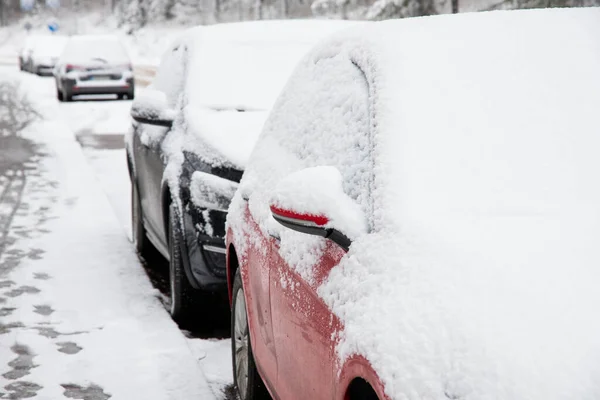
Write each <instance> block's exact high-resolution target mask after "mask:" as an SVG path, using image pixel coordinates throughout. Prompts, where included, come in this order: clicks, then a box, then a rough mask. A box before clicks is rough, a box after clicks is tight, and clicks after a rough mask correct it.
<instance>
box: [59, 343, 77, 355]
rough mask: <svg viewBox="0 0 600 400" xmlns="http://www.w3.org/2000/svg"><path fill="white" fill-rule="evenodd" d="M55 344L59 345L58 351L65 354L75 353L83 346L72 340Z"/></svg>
mask: <svg viewBox="0 0 600 400" xmlns="http://www.w3.org/2000/svg"><path fill="white" fill-rule="evenodd" d="M57 345H58V347H59V348H58V351H60V352H61V353H65V354H77V353H79V352H80V351H81V350H83V347H79V346H78V345H77V343H73V342H60V343H57Z"/></svg>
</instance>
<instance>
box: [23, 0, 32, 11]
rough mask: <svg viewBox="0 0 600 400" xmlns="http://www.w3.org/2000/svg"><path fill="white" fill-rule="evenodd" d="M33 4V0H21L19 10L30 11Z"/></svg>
mask: <svg viewBox="0 0 600 400" xmlns="http://www.w3.org/2000/svg"><path fill="white" fill-rule="evenodd" d="M34 5H35V0H21V10H23V11H31V10H32V9H33V6H34Z"/></svg>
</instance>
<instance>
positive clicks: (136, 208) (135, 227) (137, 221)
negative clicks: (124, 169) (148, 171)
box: [131, 180, 152, 262]
mask: <svg viewBox="0 0 600 400" xmlns="http://www.w3.org/2000/svg"><path fill="white" fill-rule="evenodd" d="M143 216H144V214H143V210H142V201H141V200H140V194H139V191H138V188H137V183H136V182H135V180H132V182H131V236H132V239H133V245H134V246H135V251H136V252H137V253H138V256H140V257H141V258H143V259H144V261H146V262H149V261H150V260H149V255H150V250H151V246H152V245H151V244H150V241H149V240H148V237H147V236H146V229H145V228H144V217H143Z"/></svg>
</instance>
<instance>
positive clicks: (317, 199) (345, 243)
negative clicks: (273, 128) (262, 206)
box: [269, 167, 367, 251]
mask: <svg viewBox="0 0 600 400" xmlns="http://www.w3.org/2000/svg"><path fill="white" fill-rule="evenodd" d="M269 206H270V207H271V214H272V215H273V218H275V220H276V221H277V222H279V223H280V224H282V225H283V226H285V227H287V228H289V229H293V230H295V231H298V232H302V233H306V234H309V235H316V236H322V237H325V238H327V239H330V240H332V241H333V242H335V243H337V244H338V245H339V246H340V247H342V248H343V249H344V250H346V251H347V250H348V249H349V247H350V245H351V244H352V240H353V239H355V238H356V237H358V236H359V235H361V234H363V233H365V232H366V231H367V223H366V219H365V216H364V213H363V212H362V210H361V208H360V206H359V205H358V204H357V203H356V202H355V201H354V200H352V199H351V198H350V197H349V196H348V195H347V194H346V193H344V189H343V187H342V175H341V174H340V172H339V171H338V170H337V169H336V168H335V167H313V168H306V169H303V170H301V171H298V172H295V173H293V174H290V175H288V176H287V177H286V178H284V179H282V180H281V181H280V182H279V184H278V185H277V187H276V189H275V192H274V193H273V195H272V196H271V201H270V204H269Z"/></svg>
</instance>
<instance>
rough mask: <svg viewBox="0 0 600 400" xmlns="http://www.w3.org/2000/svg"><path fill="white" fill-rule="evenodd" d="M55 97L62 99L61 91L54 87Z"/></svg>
mask: <svg viewBox="0 0 600 400" xmlns="http://www.w3.org/2000/svg"><path fill="white" fill-rule="evenodd" d="M56 98H57V99H58V101H64V97H63V93H62V92H61V91H60V90H59V89H58V88H56Z"/></svg>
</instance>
